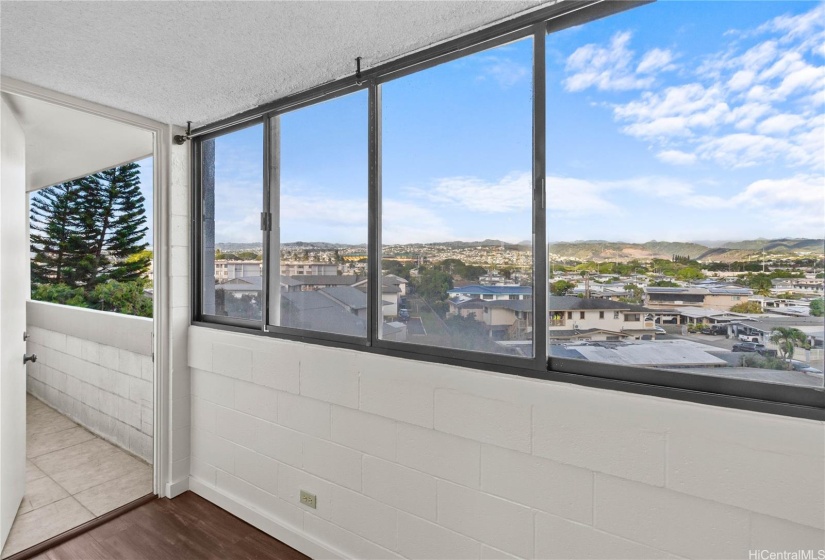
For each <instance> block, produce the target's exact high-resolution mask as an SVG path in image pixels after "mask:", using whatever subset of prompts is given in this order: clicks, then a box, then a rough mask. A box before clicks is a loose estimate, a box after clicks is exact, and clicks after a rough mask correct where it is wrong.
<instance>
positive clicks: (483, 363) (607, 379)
mask: <svg viewBox="0 0 825 560" xmlns="http://www.w3.org/2000/svg"><path fill="white" fill-rule="evenodd" d="M649 1H650V0H641V1H627V2H618V1H607V0H585V1H576V0H569V1H565V2H561V3H558V4H554V5H553V6H549V7H545V8H540V9H538V10H535V11H533V12H530V13H528V14H525V15H523V16H519V17H516V18H513V19H511V20H509V21H506V22H503V23H500V24H497V25H494V26H491V27H489V28H486V29H483V30H480V31H477V32H474V33H472V34H470V35H467V36H464V37H460V38H458V39H454V40H451V41H447V42H445V43H442V44H440V45H436V46H433V47H430V48H428V49H423V50H422V51H420V52H417V53H414V54H412V55H408V56H406V57H402V58H399V59H397V60H395V61H393V62H390V63H387V64H383V65H380V66H377V67H375V68H371V69H368V70H366V71H365V72H364V73H363V78H362V79H363V80H364V82H362V83H361V84H356V83H355V79H354V76H353V77H348V78H342V79H340V80H336V81H333V82H330V83H328V84H325V85H322V86H319V87H316V88H313V89H311V90H308V91H306V92H302V93H299V94H295V95H291V96H287V97H285V98H283V99H280V100H277V101H275V102H273V103H269V104H267V105H264V106H261V107H257V108H255V109H252V110H250V111H246V112H244V113H241V114H239V115H236V116H235V117H231V118H229V119H224V120H222V121H218V122H216V123H212V124H210V125H206V126H204V127H200V128H198V129H196V130H195V131H194V132H193V141H192V144H191V148H192V152H191V153H192V158H193V159H192V162H193V165H192V184H193V189H192V191H193V196H192V241H193V244H192V247H193V250H192V271H193V274H192V295H191V303H192V307H191V309H192V324H193V325H197V326H207V327H211V328H216V329H221V330H227V331H232V332H242V333H248V334H258V335H262V336H269V337H273V338H280V339H284V340H295V341H301V342H307V343H313V344H321V345H325V346H331V347H339V348H350V349H356V350H361V351H366V352H370V353H375V354H381V355H388V356H396V357H401V358H408V359H415V360H420V361H425V362H436V363H445V364H450V365H456V366H463V367H468V368H473V369H481V370H487V371H495V372H501V373H508V374H513V375H519V376H523V377H531V378H538V379H545V380H551V381H561V382H568V383H574V384H578V385H583V386H589V387H598V388H603V389H611V390H618V391H622V392H629V393H634V394H644V395H653V396H659V397H666V398H671V399H676V400H683V401H690V402H697V403H702V404H707V405H714V406H724V407H728V408H736V409H744V410H752V411H759V412H765V413H771V414H779V415H785V416H793V417H800V418H810V419H817V420H825V390H820V389H816V388H807V387H795V386H788V385H774V384H767V383H758V382H752V381H747V380H742V379H733V378H725V377H713V376H709V375H708V376H706V375H698V374H685V373H679V372H678V371H672V370H663V369H652V368H638V367H628V366H615V365H612V364H604V363H598V362H587V361H581V360H571V359H565V358H554V357H548V356H546V352H545V351H544V348H545V347H546V346H547V342H548V340H549V337H548V331H547V326H548V325H547V323H548V313H547V311H546V302H547V300H546V297H547V293H546V292H544V293H542V290H538V289H537V288H538V287H539V286H542V282H544V283H545V284H546V280H547V271H546V268H547V266H546V265H547V262H546V252H545V251H534V254H533V259H534V279H533V286H534V294H533V302H534V329H533V332H534V337H533V348H534V349H535V356H534V357H533V358H518V357H515V356H507V355H498V354H487V353H479V352H471V351H462V350H454V349H450V348H440V347H435V346H425V345H416V344H411V343H399V342H394V341H388V340H381V339H380V338H379V336H378V328H377V327H378V324H379V323H376V318H378V319H379V320H380V319H381V315H380V314H381V309H380V306H377V305H376V303H375V302H378V301H380V297H381V294H380V286H381V282H380V275H381V266H380V264H381V260H380V258H377V257H379V256H380V254H381V253H380V251H381V244H380V235H381V220H380V208H381V189H380V179H381V167H380V164H381V160H380V148H381V138H380V117H381V115H380V108H381V84H382V83H384V82H387V81H390V80H393V79H395V78H399V77H402V76H406V75H408V74H411V73H414V72H418V71H421V70H425V69H427V68H430V67H433V66H436V65H438V64H442V63H444V62H449V61H451V60H455V59H458V58H461V57H464V56H467V55H470V54H473V53H476V52H479V51H483V50H487V49H490V48H495V47H496V46H499V45H501V44H504V43H508V42H511V41H515V40H518V39H523V38H525V37H530V36H532V37H533V49H534V50H533V52H534V60H533V83H534V90H533V91H534V100H533V104H534V105H533V186H534V203H533V231H534V236H535V241H534V247H541V246H543V245H546V235H545V234H546V231H545V227H546V225H545V219H546V210H545V193H544V177H545V165H546V162H545V157H546V154H545V151H546V150H545V133H546V131H545V126H546V123H545V105H546V88H545V82H544V79H545V69H546V66H545V56H544V54H545V53H544V49H545V36H546V34H547V33H551V32H554V31H559V30H562V29H566V28H568V27H572V26H575V25H580V24H583V23H586V22H588V21H592V20H595V19H599V18H601V17H605V16H609V15H612V14H614V13H617V12H621V11H624V10H627V9H630V8H633V7H636V6H639V5H643V4H647V3H649ZM362 89H368V91H369V108H368V111H369V113H368V114H369V148H370V149H369V216H368V220H369V243H368V254H369V255H370V259H369V262H370V265H369V270H368V273H369V274H368V278H369V284H370V286H371V287H370V290H369V297H368V305H369V306H370V307H369V308H368V313H369V320H368V327H367V337H366V339H363V338H360V337H351V336H346V335H336V334H333V333H323V332H319V331H304V330H300V329H294V328H290V327H274V326H271V325H267V323H268V312H269V307H270V305H269V301H268V284H269V281H270V276H271V274H270V273H269V270H268V267H269V266H270V262H269V261H270V259H269V257H270V252H271V251H270V243H271V240H270V235H263V249H264V255H265V257H264V264H263V267H264V271H263V274H264V279H263V288H262V289H263V299H264V308H263V309H262V319H261V321H250V320H244V319H234V318H229V317H219V316H214V315H203V314H202V313H201V309H202V308H201V298H202V289H203V286H202V280H203V272H204V271H203V255H202V248H203V246H202V239H203V237H202V235H203V227H202V223H203V221H202V220H203V208H202V202H203V193H202V185H201V169H200V162H201V160H200V158H201V142H203V140H206V139H209V138H215V137H217V136H222V135H224V134H227V133H230V132H233V131H236V130H240V129H243V128H246V127H248V126H252V125H255V124H258V123H263V124H264V157H263V162H262V163H263V166H264V181H263V185H262V194H263V195H264V200H263V201H262V212H269V213H272V214H273V215H274V216H277V214H274V213H273V210H272V209H273V207H274V208H276V209H277V206H273V204H274V201H273V200H272V198H271V197H270V194H271V193H270V184H271V176H270V170H271V168H272V164H273V162H272V161H271V158H272V143H273V142H274V141H278V140H279V138H278V137H277V134H275V137H274V140H273V136H272V125H271V122H272V117H276V116H277V115H280V114H283V113H286V112H290V111H293V110H296V109H299V108H301V107H304V106H308V105H312V104H315V103H319V102H323V101H327V100H330V99H333V98H335V97H338V96H342V95H346V94H348V93H351V92H353V91H358V90H362ZM262 233H263V232H262ZM212 273H213V272H212V271H210V274H212ZM538 310H540V311H538ZM536 311H538V312H536ZM601 317H602V315H601V314H600V318H601ZM537 333H538V334H541V333H544V334H543V335H542V336H536V334H537Z"/></svg>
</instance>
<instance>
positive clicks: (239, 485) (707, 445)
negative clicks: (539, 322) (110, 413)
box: [188, 327, 825, 559]
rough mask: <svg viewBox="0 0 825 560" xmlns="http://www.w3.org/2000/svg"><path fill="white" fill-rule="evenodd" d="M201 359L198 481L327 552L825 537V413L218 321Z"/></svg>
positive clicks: (614, 552) (203, 337)
mask: <svg viewBox="0 0 825 560" xmlns="http://www.w3.org/2000/svg"><path fill="white" fill-rule="evenodd" d="M188 355H189V364H190V366H191V368H192V370H191V371H192V378H191V387H192V403H191V413H192V419H191V425H192V447H191V467H192V474H191V478H190V487H191V488H192V489H193V490H195V491H196V492H199V493H201V494H202V495H204V496H207V497H208V498H209V499H211V500H213V501H215V502H216V503H218V504H219V505H222V506H223V507H225V508H227V509H229V510H230V511H232V512H233V513H235V514H237V515H240V516H242V517H244V518H245V519H247V520H249V521H250V522H251V523H253V524H256V525H258V526H259V527H262V528H264V529H265V530H267V531H269V532H270V533H272V534H274V535H275V536H277V537H278V538H281V539H282V540H285V541H286V542H288V543H289V544H292V545H293V546H296V547H297V548H300V549H302V550H304V551H306V552H307V553H309V554H311V555H312V556H313V557H316V558H322V557H332V556H336V555H337V556H341V557H349V558H362V559H365V558H371V559H379V558H380V559H386V558H401V557H403V558H416V559H418V558H443V559H458V558H475V559H479V558H481V559H493V558H513V557H517V558H611V559H615V558H674V557H682V558H743V559H745V558H749V551H751V550H756V551H760V550H768V551H784V550H788V551H797V550H801V549H804V550H820V549H825V531H823V529H825V475H824V474H823V473H825V424H823V423H822V422H816V421H810V420H799V419H793V418H787V417H781V416H772V415H768V414H759V413H753V412H746V411H740V410H730V409H724V408H717V407H712V406H704V405H698V404H692V403H685V402H679V401H672V400H666V399H660V398H655V397H645V396H638V395H631V394H626V393H619V392H613V391H605V390H598V389H590V388H584V387H578V386H574V385H568V384H561V383H551V382H542V381H538V380H531V379H527V378H518V377H512V376H506V375H498V374H493V373H488V372H482V371H474V370H471V369H465V368H458V367H449V366H442V365H438V364H430V363H422V362H415V361H410V360H402V359H396V358H389V357H382V356H377V355H370V354H366V353H362V352H354V351H347V350H338V349H331V348H324V347H319V346H315V345H307V344H301V343H298V342H290V341H281V340H273V339H266V338H261V337H254V336H249V335H242V334H235V333H228V332H226V331H219V330H215V329H207V328H201V327H191V328H190V329H189V354H188ZM300 490H307V491H309V492H312V493H314V494H316V495H317V500H318V502H317V509H310V508H308V507H306V506H304V505H302V504H301V503H300V502H299V491H300Z"/></svg>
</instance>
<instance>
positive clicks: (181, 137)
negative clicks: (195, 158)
mask: <svg viewBox="0 0 825 560" xmlns="http://www.w3.org/2000/svg"><path fill="white" fill-rule="evenodd" d="M191 139H192V121H186V134H175V137H174V138H173V140H174V141H175V144H177V145H178V146H182V145H183V144H185V143H186V141H187V140H191Z"/></svg>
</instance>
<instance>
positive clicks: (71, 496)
mask: <svg viewBox="0 0 825 560" xmlns="http://www.w3.org/2000/svg"><path fill="white" fill-rule="evenodd" d="M43 404H44V405H45V403H43ZM45 406H48V405H45ZM49 408H51V407H49ZM52 410H54V412H56V413H57V414H60V415H61V416H63V417H65V418H69V417H68V416H66V415H65V414H63V413H61V412H59V411H58V410H55V409H52ZM69 420H71V418H69ZM27 421H28V419H27ZM75 424H76V427H80V428H83V429H84V430H86V428H85V427H83V426H81V425H80V424H77V423H75ZM73 429H75V428H66V430H73ZM66 430H59V431H57V432H52V433H60V432H62V431H66ZM86 431H87V432H89V434H91V436H92V439H99V440H101V441H104V442H106V443H109V442H108V441H106V440H105V439H103V438H101V437H99V436H98V435H96V434H94V433H92V432H91V431H89V430H86ZM27 439H28V435H27ZM92 439H87V440H85V441H81V442H78V443H75V444H74V445H70V446H68V447H62V448H60V449H55V450H53V451H49V452H47V453H42V454H40V455H37V456H36V457H26V460H28V461H31V463H32V464H33V465H34V466H35V467H37V469H38V470H40V472H42V473H43V476H44V477H45V478H48V479H49V480H51V481H52V482H54V483H55V484H56V485H57V486H58V487H59V488H60V489H62V490H63V491H64V492H66V494H68V497H69V498H71V499H73V500H74V501H76V502H77V503H78V504H79V505H80V507H82V508H83V509H84V510H86V511H87V512H89V515H91V516H92V517H93V518H97V517H100V516H99V515H95V514H94V513H93V512H92V511H91V510H89V508H87V507H86V506H84V505H83V503H82V502H81V501H80V500H78V499H77V498H76V497H75V496H77V494H80V493H82V492H86V491H87V490H91V489H92V488H97V487H98V486H101V485H103V484H107V483H109V482H112V481H114V480H119V479H121V478H125V477H127V476H130V475H131V474H133V473H128V474H125V475H123V476H119V477H117V478H113V479H111V480H106V481H103V482H101V483H100V484H95V485H94V486H91V487H89V488H84V489H83V490H81V491H80V492H76V493H74V494H72V493H71V492H69V490H68V489H67V488H64V487H63V485H61V484H60V483H59V482H57V481H56V480H55V479H54V478H52V477H51V476H50V475H49V474H48V473H46V471H44V470H43V469H41V468H40V467H38V466H37V464H36V463H35V462H34V459H37V458H40V457H43V456H45V455H48V454H50V453H55V452H58V451H64V450H66V449H71V448H72V447H76V446H78V445H81V444H84V443H88V442H90V441H92ZM109 444H110V445H112V446H113V447H114V448H115V450H116V451H117V452H120V453H123V454H124V455H127V456H130V457H133V455H132V454H131V453H127V452H126V451H124V450H123V449H120V448H119V447H117V446H115V445H113V444H111V443H109ZM149 466H150V468H151V465H149ZM65 499H66V498H60V500H65ZM60 500H55V501H54V502H51V503H49V504H43V505H42V506H40V507H37V508H32V509H31V510H29V511H27V512H26V513H24V514H22V515H20V517H23V516H24V515H27V514H29V513H32V512H33V511H36V510H38V509H40V508H42V507H46V506H48V505H51V504H54V503H56V502H59V501H60ZM101 515H103V514H101ZM16 519H17V517H16V516H15V520H16Z"/></svg>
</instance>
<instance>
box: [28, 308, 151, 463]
mask: <svg viewBox="0 0 825 560" xmlns="http://www.w3.org/2000/svg"><path fill="white" fill-rule="evenodd" d="M26 311H27V315H28V319H27V320H28V326H27V329H28V330H27V332H28V334H29V340H28V343H27V348H28V352H29V353H30V354H31V353H35V354H37V362H36V363H31V362H30V363H29V365H28V371H27V373H28V376H27V389H28V391H29V393H31V394H32V395H34V396H35V397H37V398H39V399H40V400H42V401H43V402H45V403H46V404H48V405H49V406H51V407H53V408H55V409H57V410H58V411H60V412H62V413H63V414H65V415H66V416H68V417H70V418H71V419H72V420H74V421H75V422H77V423H79V424H81V425H82V426H84V427H85V428H86V429H88V430H89V431H91V432H93V433H95V434H97V435H99V436H100V437H102V438H103V439H106V440H108V441H110V442H112V443H114V444H116V445H118V446H120V447H122V448H123V449H125V450H127V451H129V452H131V453H133V454H135V455H137V456H138V457H140V458H142V459H144V460H146V461H148V462H150V463H151V462H152V459H153V443H152V437H153V430H152V427H153V412H152V402H153V397H152V394H153V391H152V379H153V367H152V320H151V319H145V318H142V317H133V316H130V315H120V314H117V313H106V312H102V311H93V310H89V309H83V308H78V307H69V306H64V305H55V304H51V303H43V302H39V301H29V302H28V303H27V308H26Z"/></svg>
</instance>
